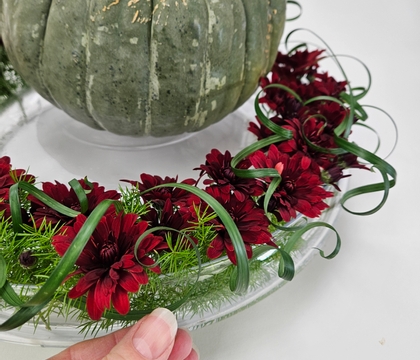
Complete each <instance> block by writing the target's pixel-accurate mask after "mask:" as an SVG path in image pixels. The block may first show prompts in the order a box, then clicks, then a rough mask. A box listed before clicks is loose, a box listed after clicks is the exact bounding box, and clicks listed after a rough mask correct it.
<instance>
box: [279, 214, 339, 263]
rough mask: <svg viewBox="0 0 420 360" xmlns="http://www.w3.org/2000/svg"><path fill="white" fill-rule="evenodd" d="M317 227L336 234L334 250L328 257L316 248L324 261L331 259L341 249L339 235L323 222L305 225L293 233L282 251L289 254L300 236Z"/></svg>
mask: <svg viewBox="0 0 420 360" xmlns="http://www.w3.org/2000/svg"><path fill="white" fill-rule="evenodd" d="M317 227H326V228H328V229H330V230H332V231H334V232H335V234H336V246H335V248H334V250H333V251H332V252H331V253H330V254H329V255H325V253H324V251H323V250H320V249H318V248H316V249H317V250H318V251H319V252H320V255H321V256H322V257H323V258H324V259H333V258H334V257H335V256H336V255H337V254H338V253H339V251H340V248H341V238H340V235H339V234H338V232H337V230H336V229H335V228H334V227H333V226H332V225H330V224H328V223H326V222H323V221H314V222H311V223H309V224H306V225H305V226H304V227H303V228H302V229H300V230H297V231H296V232H295V233H293V235H292V236H291V237H290V238H289V240H288V241H287V244H286V245H285V247H284V249H283V250H284V251H285V252H286V253H289V252H290V251H291V250H292V249H293V248H294V247H295V244H296V243H297V242H298V241H299V240H300V239H301V238H302V236H303V235H304V234H305V233H306V232H308V231H309V230H311V229H314V228H317Z"/></svg>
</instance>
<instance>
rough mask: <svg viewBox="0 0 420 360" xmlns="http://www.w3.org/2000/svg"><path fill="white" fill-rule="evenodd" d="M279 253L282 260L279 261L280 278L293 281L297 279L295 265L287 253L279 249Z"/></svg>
mask: <svg viewBox="0 0 420 360" xmlns="http://www.w3.org/2000/svg"><path fill="white" fill-rule="evenodd" d="M277 251H278V252H279V253H280V255H281V256H280V259H279V270H278V275H279V277H280V278H282V279H284V280H287V281H292V280H293V278H294V277H295V263H294V261H293V259H292V257H291V256H290V254H288V253H287V252H286V251H284V250H282V249H280V248H279V249H277Z"/></svg>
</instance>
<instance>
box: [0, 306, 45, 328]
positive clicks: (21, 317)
mask: <svg viewBox="0 0 420 360" xmlns="http://www.w3.org/2000/svg"><path fill="white" fill-rule="evenodd" d="M46 304H47V303H43V304H40V305H37V306H32V307H27V308H22V309H20V310H19V311H18V312H17V313H15V314H13V315H12V316H11V317H10V318H9V319H7V320H6V321H5V322H4V323H3V324H1V325H0V331H9V330H13V329H16V328H17V327H19V326H22V325H23V324H25V323H26V322H28V321H29V320H30V319H32V318H33V317H34V316H35V315H36V314H37V313H38V312H39V311H41V310H42V308H43V307H44V306H45V305H46Z"/></svg>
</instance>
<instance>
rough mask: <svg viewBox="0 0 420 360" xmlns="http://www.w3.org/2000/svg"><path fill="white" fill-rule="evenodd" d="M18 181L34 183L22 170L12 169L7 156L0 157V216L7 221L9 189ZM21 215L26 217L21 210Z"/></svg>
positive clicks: (33, 179)
mask: <svg viewBox="0 0 420 360" xmlns="http://www.w3.org/2000/svg"><path fill="white" fill-rule="evenodd" d="M19 180H22V181H27V182H30V183H33V182H34V181H35V177H34V176H33V175H30V174H26V171H25V170H23V169H12V165H11V163H10V158H9V157H8V156H3V157H0V216H2V217H3V218H6V219H7V218H9V217H10V216H11V212H10V204H9V189H10V187H11V186H12V185H13V184H15V183H16V182H17V181H19ZM22 215H23V216H25V215H26V213H25V211H24V210H23V209H22Z"/></svg>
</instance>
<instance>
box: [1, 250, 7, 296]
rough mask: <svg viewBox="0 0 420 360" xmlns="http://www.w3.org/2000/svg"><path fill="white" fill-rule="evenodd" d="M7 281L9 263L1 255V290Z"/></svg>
mask: <svg viewBox="0 0 420 360" xmlns="http://www.w3.org/2000/svg"><path fill="white" fill-rule="evenodd" d="M6 281H7V263H6V260H5V259H4V257H3V255H2V254H0V289H1V288H2V287H3V286H4V284H6Z"/></svg>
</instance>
